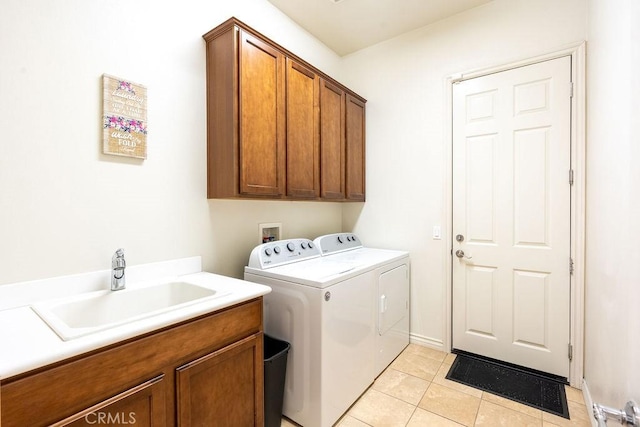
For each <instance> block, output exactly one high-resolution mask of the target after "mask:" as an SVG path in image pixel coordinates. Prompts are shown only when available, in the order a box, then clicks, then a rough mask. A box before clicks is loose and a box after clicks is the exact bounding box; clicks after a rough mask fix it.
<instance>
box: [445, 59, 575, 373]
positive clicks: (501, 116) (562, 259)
mask: <svg viewBox="0 0 640 427" xmlns="http://www.w3.org/2000/svg"><path fill="white" fill-rule="evenodd" d="M570 85H571V58H570V57H562V58H558V59H554V60H550V61H545V62H541V63H537V64H533V65H529V66H526V67H520V68H516V69H512V70H508V71H504V72H500V73H495V74H491V75H487V76H483V77H478V78H474V79H469V80H465V81H462V82H460V83H458V84H455V85H454V87H453V237H454V240H453V243H452V244H453V246H452V247H453V251H452V252H453V253H452V256H453V260H452V265H453V272H452V277H453V328H452V329H453V347H454V348H456V349H460V350H465V351H469V352H472V353H476V354H481V355H484V356H487V357H491V358H495V359H499V360H503V361H507V362H510V363H515V364H517V365H521V366H526V367H529V368H533V369H537V370H540V371H544V372H548V373H552V374H556V375H560V376H563V377H568V374H569V358H568V345H569V326H570V324H569V321H570V320H569V303H570V249H571V248H570V181H569V176H570V169H571V164H570V122H571V100H570V97H571V91H570ZM458 235H459V236H462V238H463V240H461V241H458V240H459V239H460V237H457V236H458ZM459 251H461V252H459ZM456 253H457V254H456ZM462 253H464V255H463V254H462Z"/></svg>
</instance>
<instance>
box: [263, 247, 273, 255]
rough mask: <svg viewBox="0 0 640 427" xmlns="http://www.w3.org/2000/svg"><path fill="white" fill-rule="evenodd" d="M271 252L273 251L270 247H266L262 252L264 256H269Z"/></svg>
mask: <svg viewBox="0 0 640 427" xmlns="http://www.w3.org/2000/svg"><path fill="white" fill-rule="evenodd" d="M272 253H273V251H272V250H271V248H267V249H265V250H264V254H265V255H266V256H271V254H272Z"/></svg>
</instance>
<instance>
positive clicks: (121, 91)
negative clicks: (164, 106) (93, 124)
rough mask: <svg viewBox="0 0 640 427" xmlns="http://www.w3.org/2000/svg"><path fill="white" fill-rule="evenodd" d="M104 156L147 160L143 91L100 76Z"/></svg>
mask: <svg viewBox="0 0 640 427" xmlns="http://www.w3.org/2000/svg"><path fill="white" fill-rule="evenodd" d="M102 84H103V95H104V96H103V108H102V118H103V125H102V127H103V138H102V139H103V147H102V152H103V153H105V154H114V155H117V156H129V157H136V158H139V159H146V158H147V88H146V87H144V86H142V85H139V84H137V83H132V82H130V81H127V80H124V79H120V78H118V77H113V76H109V75H107V74H103V75H102Z"/></svg>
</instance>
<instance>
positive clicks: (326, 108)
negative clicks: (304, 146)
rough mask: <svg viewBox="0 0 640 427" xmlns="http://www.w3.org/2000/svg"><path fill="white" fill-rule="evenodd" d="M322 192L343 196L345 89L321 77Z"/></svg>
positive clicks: (325, 197) (328, 196) (329, 197)
mask: <svg viewBox="0 0 640 427" xmlns="http://www.w3.org/2000/svg"><path fill="white" fill-rule="evenodd" d="M320 152H321V157H320V158H321V163H320V165H321V166H320V167H321V173H320V176H321V179H322V182H321V186H320V189H321V195H322V197H323V198H324V199H344V195H345V193H344V188H345V186H344V182H345V92H344V90H342V89H340V88H339V87H337V86H335V85H332V84H331V83H329V82H327V81H326V80H324V79H321V80H320Z"/></svg>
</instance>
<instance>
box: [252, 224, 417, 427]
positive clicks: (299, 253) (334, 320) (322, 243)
mask: <svg viewBox="0 0 640 427" xmlns="http://www.w3.org/2000/svg"><path fill="white" fill-rule="evenodd" d="M336 242H337V243H336ZM321 248H322V250H323V251H324V252H325V253H324V254H322V253H321ZM323 255H324V256H323ZM409 268H410V265H409V256H408V253H406V252H401V251H390V250H384V249H371V248H364V247H362V245H361V244H360V241H359V239H358V238H357V237H356V236H355V235H353V234H336V235H328V236H322V237H320V238H318V239H316V241H315V243H314V242H311V241H310V240H307V239H291V240H283V241H277V242H271V243H265V244H263V245H260V246H257V247H256V248H254V249H253V251H252V252H251V256H250V258H249V265H248V266H247V267H245V274H244V278H245V280H249V281H252V282H257V283H261V284H265V285H268V286H270V287H271V289H272V292H271V293H269V294H267V295H265V298H264V302H265V305H264V315H265V332H266V333H267V334H269V335H271V336H273V337H275V338H279V339H283V340H285V341H287V342H289V343H290V344H291V350H290V352H289V358H288V362H287V380H286V384H285V396H284V408H283V412H284V414H285V415H286V416H287V417H289V418H290V419H292V420H293V421H295V422H297V423H298V424H300V425H302V426H304V427H316V426H319V427H327V426H331V425H333V424H334V423H335V422H336V421H337V420H338V419H339V418H340V416H341V415H342V414H343V413H344V412H345V411H346V410H347V409H348V408H349V406H351V405H352V404H353V403H354V402H355V401H356V400H357V398H358V397H359V396H360V395H361V394H362V393H363V392H364V391H365V390H366V389H367V387H368V386H369V385H371V383H372V382H373V381H374V379H375V378H376V377H377V376H378V375H379V373H380V372H382V370H384V368H385V367H386V366H388V365H389V363H391V361H392V360H393V359H394V358H395V357H396V356H397V355H398V354H399V353H400V352H401V351H402V349H404V347H406V346H407V344H408V343H409Z"/></svg>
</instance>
